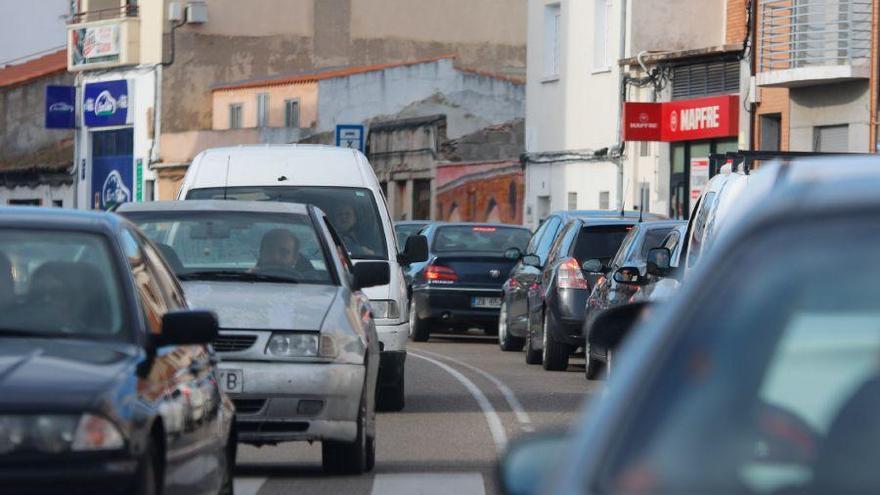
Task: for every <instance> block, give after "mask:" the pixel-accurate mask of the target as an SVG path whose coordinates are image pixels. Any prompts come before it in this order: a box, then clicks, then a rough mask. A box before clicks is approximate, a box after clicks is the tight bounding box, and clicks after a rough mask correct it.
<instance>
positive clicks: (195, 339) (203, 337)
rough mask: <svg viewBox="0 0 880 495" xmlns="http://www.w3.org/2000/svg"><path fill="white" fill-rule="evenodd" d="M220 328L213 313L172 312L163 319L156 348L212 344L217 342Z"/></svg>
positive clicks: (157, 336) (198, 311) (195, 311)
mask: <svg viewBox="0 0 880 495" xmlns="http://www.w3.org/2000/svg"><path fill="white" fill-rule="evenodd" d="M219 326H220V324H219V323H218V322H217V315H216V314H215V313H214V312H213V311H200V310H193V311H171V312H168V313H165V315H164V316H163V317H162V334H161V335H156V336H155V338H156V346H157V347H162V346H166V345H197V344H210V343H211V342H214V341H215V340H217V331H218V328H219Z"/></svg>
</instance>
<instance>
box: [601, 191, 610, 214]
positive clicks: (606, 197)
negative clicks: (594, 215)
mask: <svg viewBox="0 0 880 495" xmlns="http://www.w3.org/2000/svg"><path fill="white" fill-rule="evenodd" d="M599 209H600V210H610V209H611V193H609V192H608V191H602V192H600V193H599Z"/></svg>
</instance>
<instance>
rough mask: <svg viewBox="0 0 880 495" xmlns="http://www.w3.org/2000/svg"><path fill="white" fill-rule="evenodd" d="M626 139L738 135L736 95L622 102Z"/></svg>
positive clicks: (698, 137) (709, 137)
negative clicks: (657, 101) (648, 101)
mask: <svg viewBox="0 0 880 495" xmlns="http://www.w3.org/2000/svg"><path fill="white" fill-rule="evenodd" d="M623 118H624V122H623V132H624V134H623V138H624V140H626V141H694V140H698V139H712V138H721V137H733V136H737V135H738V134H739V96H736V95H726V96H710V97H708V98H696V99H693V100H679V101H670V102H664V103H624V108H623Z"/></svg>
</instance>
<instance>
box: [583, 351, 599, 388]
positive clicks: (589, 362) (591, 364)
mask: <svg viewBox="0 0 880 495" xmlns="http://www.w3.org/2000/svg"><path fill="white" fill-rule="evenodd" d="M584 360H585V361H586V372H585V373H584V374H585V375H586V377H587V380H595V379H596V378H598V377H599V371H600V370H601V369H602V368H601V366H600V364H599V361H597V360H595V359H593V353H592V350H591V349H590V344H587V346H586V348H585V349H584Z"/></svg>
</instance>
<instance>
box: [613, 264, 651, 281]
mask: <svg viewBox="0 0 880 495" xmlns="http://www.w3.org/2000/svg"><path fill="white" fill-rule="evenodd" d="M614 281H615V282H617V283H618V284H624V285H643V284H644V283H645V277H643V276H642V273H641V272H640V271H639V269H638V268H636V267H632V266H625V267H623V268H620V269H618V270H617V271H616V272H614Z"/></svg>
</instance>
